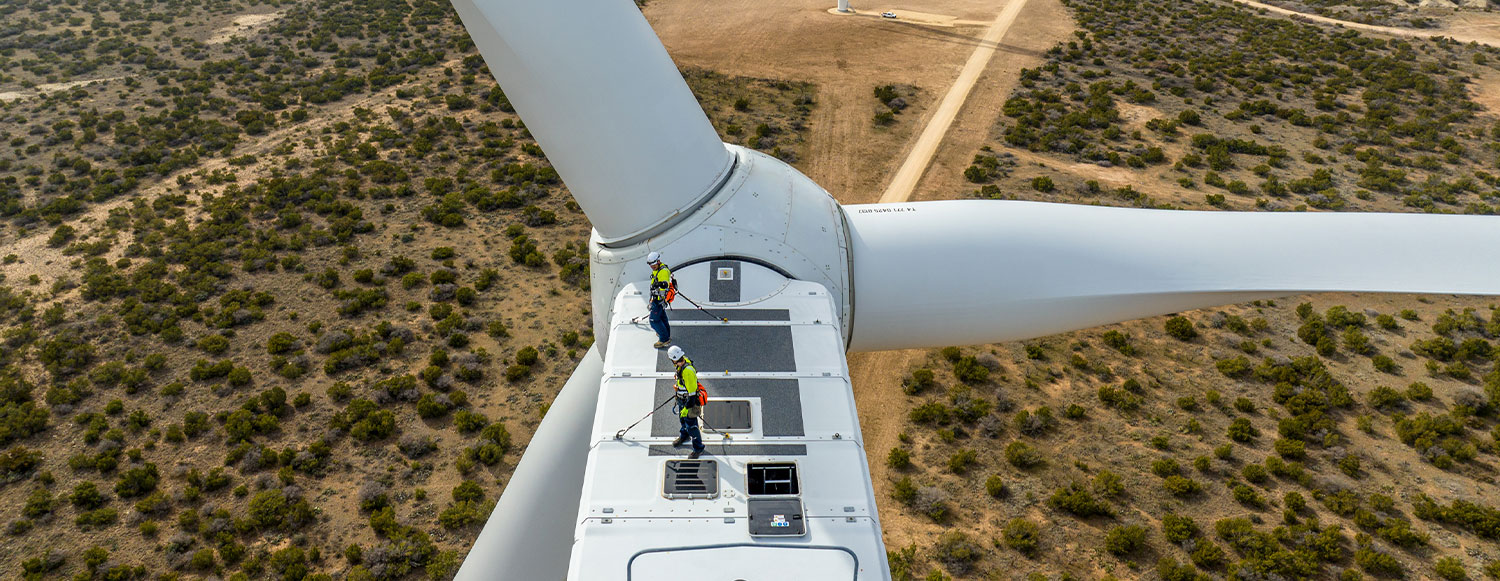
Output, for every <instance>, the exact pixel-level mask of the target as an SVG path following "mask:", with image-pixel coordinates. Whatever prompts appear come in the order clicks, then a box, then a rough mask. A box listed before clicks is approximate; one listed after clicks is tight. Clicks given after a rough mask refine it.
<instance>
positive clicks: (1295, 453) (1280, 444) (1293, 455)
mask: <svg viewBox="0 0 1500 581" xmlns="http://www.w3.org/2000/svg"><path fill="white" fill-rule="evenodd" d="M1271 448H1272V449H1274V450H1275V451H1276V453H1277V454H1278V455H1280V456H1281V457H1282V458H1286V459H1288V460H1301V459H1303V458H1306V457H1307V447H1306V444H1303V443H1302V440H1293V439H1290V438H1277V440H1276V441H1275V442H1274V443H1272V444H1271Z"/></svg>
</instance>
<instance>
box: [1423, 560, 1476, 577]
mask: <svg viewBox="0 0 1500 581" xmlns="http://www.w3.org/2000/svg"><path fill="white" fill-rule="evenodd" d="M1432 569H1433V571H1434V572H1436V573H1437V575H1438V577H1442V578H1444V579H1447V580H1448V581H1463V580H1464V579H1468V578H1469V573H1468V572H1467V571H1465V570H1464V564H1463V561H1459V560H1458V558H1457V557H1443V558H1441V559H1438V560H1437V563H1435V564H1434V565H1433V566H1432Z"/></svg>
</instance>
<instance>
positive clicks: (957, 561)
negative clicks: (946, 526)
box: [932, 531, 984, 575]
mask: <svg viewBox="0 0 1500 581" xmlns="http://www.w3.org/2000/svg"><path fill="white" fill-rule="evenodd" d="M932 556H933V558H934V559H937V560H938V562H940V563H942V564H943V566H944V567H947V568H948V570H949V571H951V572H953V574H955V575H964V574H966V573H968V572H969V571H970V570H971V569H973V567H974V563H975V562H976V561H978V560H979V559H980V558H982V557H983V556H984V552H983V550H982V549H980V547H979V545H978V544H977V543H975V542H974V541H971V540H969V535H967V534H965V533H964V532H962V531H948V532H946V533H943V534H942V535H941V536H939V537H938V541H937V544H935V545H933V547H932Z"/></svg>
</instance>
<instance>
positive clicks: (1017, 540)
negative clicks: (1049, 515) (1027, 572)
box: [1000, 518, 1042, 555]
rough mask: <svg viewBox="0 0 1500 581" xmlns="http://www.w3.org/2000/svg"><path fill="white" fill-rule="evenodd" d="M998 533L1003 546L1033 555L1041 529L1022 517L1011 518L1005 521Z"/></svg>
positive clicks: (1039, 539)
mask: <svg viewBox="0 0 1500 581" xmlns="http://www.w3.org/2000/svg"><path fill="white" fill-rule="evenodd" d="M1000 535H1001V538H1002V539H1003V540H1004V541H1005V546H1007V547H1010V548H1012V549H1015V550H1017V551H1020V552H1021V553H1024V554H1026V555H1034V554H1036V550H1037V547H1038V545H1039V544H1040V541H1041V538H1042V529H1041V527H1039V526H1037V524H1036V523H1034V522H1031V521H1029V520H1026V519H1024V518H1013V519H1010V521H1008V522H1006V523H1005V528H1004V529H1003V530H1002V531H1001V533H1000Z"/></svg>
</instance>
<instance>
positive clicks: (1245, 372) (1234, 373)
mask: <svg viewBox="0 0 1500 581" xmlns="http://www.w3.org/2000/svg"><path fill="white" fill-rule="evenodd" d="M1214 367H1216V368H1218V370H1219V373H1222V374H1224V377H1229V378H1234V379H1242V378H1245V377H1248V376H1249V375H1250V372H1251V371H1252V370H1253V369H1254V366H1252V365H1251V364H1250V360H1249V359H1246V358H1245V356H1243V355H1241V356H1238V357H1233V358H1230V359H1223V360H1220V361H1218V362H1217V363H1214Z"/></svg>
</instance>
